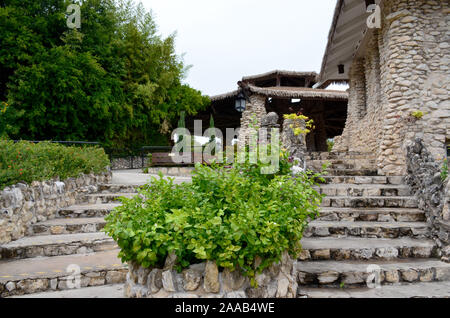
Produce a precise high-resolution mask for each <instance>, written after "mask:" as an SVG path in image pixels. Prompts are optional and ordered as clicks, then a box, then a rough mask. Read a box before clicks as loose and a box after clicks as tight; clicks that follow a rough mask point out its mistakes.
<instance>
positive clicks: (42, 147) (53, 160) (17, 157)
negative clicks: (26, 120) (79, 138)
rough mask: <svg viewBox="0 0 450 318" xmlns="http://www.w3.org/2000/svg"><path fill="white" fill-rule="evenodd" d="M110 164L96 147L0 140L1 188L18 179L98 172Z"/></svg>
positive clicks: (25, 180) (73, 175)
mask: <svg viewBox="0 0 450 318" xmlns="http://www.w3.org/2000/svg"><path fill="white" fill-rule="evenodd" d="M107 166H109V160H108V156H107V155H106V154H105V151H104V150H103V149H102V148H99V147H92V146H84V147H78V146H64V145H61V144H56V143H50V142H40V143H36V144H35V143H31V142H27V141H20V142H17V143H14V142H13V141H8V140H0V189H3V188H4V187H6V186H8V185H12V184H16V183H19V182H22V183H28V184H29V183H31V182H32V181H43V180H50V179H53V178H56V177H59V178H60V179H61V180H64V179H66V178H70V177H77V176H79V175H80V173H91V172H93V173H100V172H104V171H106V167H107Z"/></svg>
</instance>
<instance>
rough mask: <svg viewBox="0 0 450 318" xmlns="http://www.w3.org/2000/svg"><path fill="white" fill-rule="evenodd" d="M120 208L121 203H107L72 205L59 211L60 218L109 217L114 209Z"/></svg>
mask: <svg viewBox="0 0 450 318" xmlns="http://www.w3.org/2000/svg"><path fill="white" fill-rule="evenodd" d="M118 206H120V203H118V202H116V203H106V204H102V203H100V204H87V205H72V206H69V207H67V208H64V209H61V210H59V211H58V214H57V215H58V216H59V217H64V218H86V217H103V216H105V215H108V214H109V212H111V211H112V209H114V208H116V207H118Z"/></svg>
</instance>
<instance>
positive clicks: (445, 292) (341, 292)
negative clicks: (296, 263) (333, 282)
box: [298, 282, 450, 298]
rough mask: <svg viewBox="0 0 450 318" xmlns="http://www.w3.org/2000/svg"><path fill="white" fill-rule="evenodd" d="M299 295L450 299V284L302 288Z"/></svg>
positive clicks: (316, 296)
mask: <svg viewBox="0 0 450 318" xmlns="http://www.w3.org/2000/svg"><path fill="white" fill-rule="evenodd" d="M298 294H299V296H300V297H302V296H307V297H310V298H416V297H418V298H449V297H450V282H431V283H414V284H399V285H392V286H382V287H381V288H375V289H370V288H356V289H337V288H303V287H300V288H299V289H298Z"/></svg>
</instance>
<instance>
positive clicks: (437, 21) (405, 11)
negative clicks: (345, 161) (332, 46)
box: [334, 0, 450, 175]
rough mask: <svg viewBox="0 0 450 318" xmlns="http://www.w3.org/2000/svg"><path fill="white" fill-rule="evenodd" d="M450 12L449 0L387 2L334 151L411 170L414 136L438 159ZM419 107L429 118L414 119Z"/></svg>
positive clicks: (444, 137)
mask: <svg viewBox="0 0 450 318" xmlns="http://www.w3.org/2000/svg"><path fill="white" fill-rule="evenodd" d="M449 13H450V4H449V2H448V1H445V0H427V1H424V0H386V1H383V6H382V27H381V29H378V30H374V31H369V33H370V35H368V36H369V37H370V39H369V40H368V44H367V46H366V49H365V52H364V56H362V57H361V58H360V59H357V60H355V61H354V62H353V65H352V68H351V70H350V100H349V107H348V112H349V113H348V119H347V125H346V128H345V130H344V133H343V135H342V136H340V137H339V138H336V143H335V148H334V149H335V150H337V151H348V150H350V151H362V152H365V151H371V152H374V153H376V154H377V157H378V159H377V163H378V170H379V173H381V174H385V175H404V174H406V168H407V167H406V142H407V141H410V140H414V139H415V138H416V137H420V138H423V140H424V142H425V143H426V144H427V145H429V150H430V152H431V154H432V155H433V157H434V158H435V159H436V160H440V159H442V158H443V157H444V156H445V151H446V150H445V144H446V142H448V140H449V139H450V99H449V95H448V92H449V91H450V69H449V65H450V44H449V41H450V32H449V28H448V25H449V24H450V15H449ZM377 54H378V55H377ZM378 64H379V68H378ZM364 92H365V94H364ZM364 109H365V110H366V112H364ZM413 111H421V112H423V113H424V116H423V118H421V119H419V120H414V119H413V118H412V116H411V113H412V112H413ZM411 123H412V124H411Z"/></svg>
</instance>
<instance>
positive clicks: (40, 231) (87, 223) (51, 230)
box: [30, 217, 106, 235]
mask: <svg viewBox="0 0 450 318" xmlns="http://www.w3.org/2000/svg"><path fill="white" fill-rule="evenodd" d="M105 224H106V222H105V219H104V218H102V217H92V218H66V219H53V220H48V221H45V222H39V223H36V224H33V225H32V226H31V228H30V231H31V233H30V234H31V235H59V234H74V233H95V232H100V230H101V229H103V228H104V227H105Z"/></svg>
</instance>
